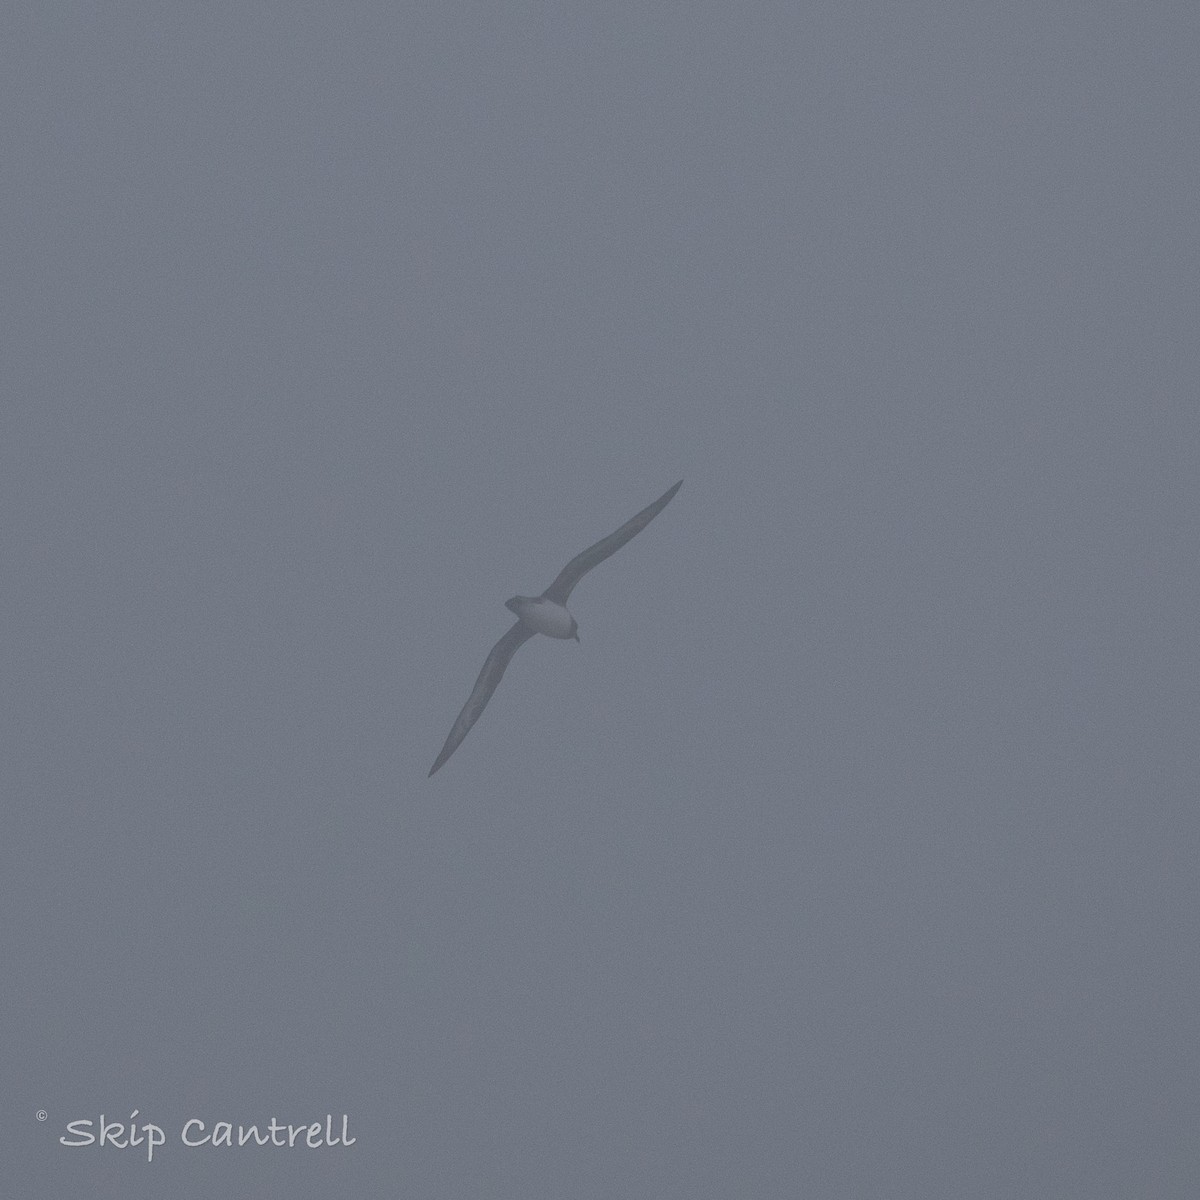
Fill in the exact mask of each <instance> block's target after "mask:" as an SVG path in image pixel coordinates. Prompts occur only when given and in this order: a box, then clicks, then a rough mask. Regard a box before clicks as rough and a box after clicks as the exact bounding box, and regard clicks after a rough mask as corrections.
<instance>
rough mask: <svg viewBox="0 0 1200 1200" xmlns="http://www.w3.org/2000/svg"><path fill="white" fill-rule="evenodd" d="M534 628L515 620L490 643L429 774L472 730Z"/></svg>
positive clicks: (531, 635)
mask: <svg viewBox="0 0 1200 1200" xmlns="http://www.w3.org/2000/svg"><path fill="white" fill-rule="evenodd" d="M536 632H537V631H536V630H534V629H530V628H529V626H528V625H524V624H522V622H520V621H518V622H517V623H516V624H515V625H514V626H513V627H512V628H511V629H510V630H509V631H508V632H507V633H506V634H505V635H504V636H503V637H502V638H501V639H500V640H499V641H498V642H497V643H496V644H495V645H494V646H493V647H492V652H491V654H489V655H488V656H487V661H486V662H485V663H484V664H483V670H482V671H480V672H479V678H478V679H477V680H475V686H474V687H473V688H472V689H471V694H470V695H469V696H468V697H467V702H466V704H464V705H463V708H462V712H460V713H459V714H458V720H456V721H455V722H454V727H453V728H452V729H451V730H450V736H449V737H448V738H447V739H446V744H445V745H444V746H443V747H442V752H441V754H439V755H438V756H437V762H435V763H434V764H433V766H432V767H431V768H430V771H429V774H430V775H432V774H433V773H434V771H436V770H437V769H438V768H439V767H440V766H441V765H442V764H443V763H444V762H445V761H446V759H448V758H449V757H450V755H452V754H453V753H454V751H455V750H457V749H458V744H459V742H461V741H462V740H463V738H465V737H466V736H467V734H468V733H469V732H470V730H471V726H472V725H474V724H475V722H476V721H478V720H479V714H480V713H481V712H483V710H484V708H485V707H486V706H487V702H488V701H489V700H490V699H491V698H492V693H493V692H494V691H495V690H496V685H497V684H498V683H499V682H500V680H501V679H502V678H503V677H504V669H505V668H506V667H507V666H508V664H509V662H510V660H511V659H512V656H513V655H514V654H516V652H517V651H518V650H519V649H520V648H521V647H522V646H523V645H524V644H525V643H526V642H527V641H529V639H530V638H531V637H533V635H534V633H536Z"/></svg>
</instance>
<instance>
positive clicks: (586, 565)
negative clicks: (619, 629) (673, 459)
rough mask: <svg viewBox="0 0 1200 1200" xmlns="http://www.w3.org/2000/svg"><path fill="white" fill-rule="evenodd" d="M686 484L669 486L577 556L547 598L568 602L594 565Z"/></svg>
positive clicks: (654, 514) (560, 575) (660, 508)
mask: <svg viewBox="0 0 1200 1200" xmlns="http://www.w3.org/2000/svg"><path fill="white" fill-rule="evenodd" d="M682 486H683V480H682V479H681V480H680V481H679V482H678V483H677V484H676V485H675V486H674V487H670V488H667V490H666V491H665V492H663V494H662V495H661V496H659V498H658V499H657V500H655V502H654V503H653V504H647V505H646V507H645V508H643V509H642V511H641V512H640V513H638V514H637V515H636V516H634V517H630V518H629V520H628V521H626V522H625V524H624V525H622V526H621V528H620V529H618V530H617V531H616V533H610V534H609V535H608V537H606V538H601V539H600V540H599V541H598V542H597V543H596V544H595V545H594V546H589V547H588V548H587V549H586V550H584V551H583V552H582V553H581V554H577V555H575V557H574V558H573V559H571V561H570V562H569V563H567V565H566V566H565V567H563V569H562V570H561V571H559V573H558V578H557V579H556V580H555V581H554V582H553V583H552V584H551V585H550V586H549V587H548V588H547V589H546V590H545V591H544V592H543V593H542V595H543V596H544V597H545V598H546V599H547V600H553V601H554V603H555V604H566V602H567V597H568V596H570V594H571V589H572V588H574V586H575V585H576V584H577V583H578V582H579V581H580V580H581V579H582V578H583V577H584V576H585V575H586V574H587V573H588V572H589V571H590V570H591V569H592V568H593V567H594V566H597V565H598V564H600V563H602V562H603V561H604V560H605V559H606V558H608V557H609V555H611V554H616V552H617V551H618V550H620V548H621V547H622V546H623V545H625V543H626V542H627V541H629V539H630V538H631V537H633V536H635V535H636V534H639V533H641V532H642V530H643V529H645V528H646V526H647V525H649V524H650V522H651V521H653V520H654V518H655V517H657V516H658V514H659V513H660V512H662V510H663V509H664V508H666V507H667V505H668V504H670V502H671V497H672V496H674V495H675V493H676V492H677V491H679V489H680V488H681V487H682Z"/></svg>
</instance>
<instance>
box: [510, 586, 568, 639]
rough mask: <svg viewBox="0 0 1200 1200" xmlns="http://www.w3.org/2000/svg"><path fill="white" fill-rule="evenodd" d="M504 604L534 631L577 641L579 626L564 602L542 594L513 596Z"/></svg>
mask: <svg viewBox="0 0 1200 1200" xmlns="http://www.w3.org/2000/svg"><path fill="white" fill-rule="evenodd" d="M504 606H505V608H507V609H509V610H511V611H512V612H514V613H516V615H517V616H518V617H520V618H521V620H522V622H523V623H524V624H526V625H528V626H529V628H530V629H532V630H533V631H534V632H535V633H544V634H545V635H546V636H547V637H552V638H564V639H566V638H574V639H575V640H576V641H579V626H578V625H577V624H576V623H575V618H574V617H573V616H571V614H570V613H569V612H568V611H567V606H566V605H565V604H555V603H554V601H553V600H547V599H546V598H545V597H544V596H514V597H513V598H512V599H511V600H506V601H505V603H504Z"/></svg>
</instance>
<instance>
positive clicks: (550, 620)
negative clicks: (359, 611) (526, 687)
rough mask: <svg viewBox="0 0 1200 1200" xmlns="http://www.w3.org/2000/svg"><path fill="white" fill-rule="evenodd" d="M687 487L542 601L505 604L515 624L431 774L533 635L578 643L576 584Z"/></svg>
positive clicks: (580, 561) (631, 523)
mask: <svg viewBox="0 0 1200 1200" xmlns="http://www.w3.org/2000/svg"><path fill="white" fill-rule="evenodd" d="M682 486H683V480H682V479H681V480H680V481H679V482H678V483H677V484H675V486H674V487H672V488H668V489H667V490H666V491H665V492H663V494H662V495H661V496H659V498H658V499H657V500H655V502H654V503H653V504H651V505H648V506H647V507H646V508H643V509H642V511H641V512H640V513H638V515H637V516H636V517H630V519H629V520H628V521H626V522H625V524H624V525H622V526H621V528H620V529H618V530H617V531H616V533H610V534H609V535H608V537H606V538H601V539H600V541H598V542H597V543H596V544H595V545H594V546H589V547H588V548H587V549H586V550H585V551H584V552H583V553H582V554H577V555H575V557H574V558H573V559H571V561H570V562H569V563H567V565H566V566H565V567H563V569H562V570H561V571H559V573H558V578H557V579H556V580H555V581H554V582H553V583H552V584H551V585H550V586H549V587H548V588H547V589H546V590H545V591H544V592H543V593H542V594H541V595H540V596H514V597H513V598H512V599H511V600H505V602H504V607H505V608H507V609H509V610H511V611H512V612H514V613H516V616H517V623H516V624H515V625H514V626H513V627H512V628H511V629H510V630H509V631H508V632H507V633H506V634H505V635H504V636H503V637H502V638H501V639H500V640H499V641H498V642H497V643H496V644H495V645H494V646H493V647H492V652H491V653H490V654H489V655H488V656H487V661H486V662H485V663H484V664H483V670H482V671H480V672H479V678H478V679H477V680H475V686H474V687H473V688H472V689H471V694H470V696H468V697H467V702H466V704H464V705H463V709H462V712H460V713H459V714H458V720H457V721H455V722H454V728H453V729H451V730H450V736H449V737H448V738H447V739H446V744H445V745H444V746H443V747H442V752H441V754H439V755H438V756H437V762H435V763H434V764H433V766H432V767H431V768H430V770H429V774H430V775H432V774H433V773H434V771H436V770H437V769H438V768H439V767H440V766H441V765H442V764H443V763H444V762H445V761H446V759H448V758H449V757H450V755H452V754H453V753H454V751H455V750H457V749H458V745H459V743H460V742H461V741H462V740H463V738H465V737H466V736H467V734H468V733H469V732H470V729H471V726H472V725H474V724H475V722H476V721H478V720H479V714H480V713H481V712H483V710H484V707H485V706H486V705H487V702H488V701H489V700H490V699H491V698H492V693H493V692H494V691H495V690H496V685H497V684H498V683H499V682H500V680H501V678H502V677H503V676H504V669H505V667H507V666H508V664H509V661H510V660H511V659H512V656H513V655H514V654H516V652H517V651H518V650H519V649H520V648H521V647H522V646H523V645H524V644H525V643H526V642H527V641H529V639H530V638H531V637H533V635H534V634H535V633H544V634H545V635H546V636H547V637H552V638H563V639H570V638H574V639H575V641H579V626H578V625H576V623H575V618H574V617H573V616H571V614H570V613H569V612H568V611H567V597H568V596H570V594H571V591H572V589H573V588H574V587H575V585H576V584H577V583H578V582H579V581H580V580H581V579H582V578H583V577H584V576H585V575H586V574H587V573H588V572H589V571H590V570H591V569H592V568H593V567H594V566H596V565H597V564H598V563H602V562H603V561H604V560H605V559H606V558H608V557H609V555H612V554H616V552H617V551H618V550H620V548H621V547H622V546H623V545H625V543H626V542H627V541H629V539H630V538H632V537H634V536H636V535H637V534H639V533H641V531H642V530H643V529H645V528H646V526H647V525H649V524H650V522H651V521H653V520H654V518H655V517H657V516H658V514H659V513H660V512H662V510H663V509H664V508H666V507H667V505H668V504H669V503H670V502H671V497H672V496H674V495H675V493H676V492H677V491H679V489H680V487H682Z"/></svg>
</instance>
